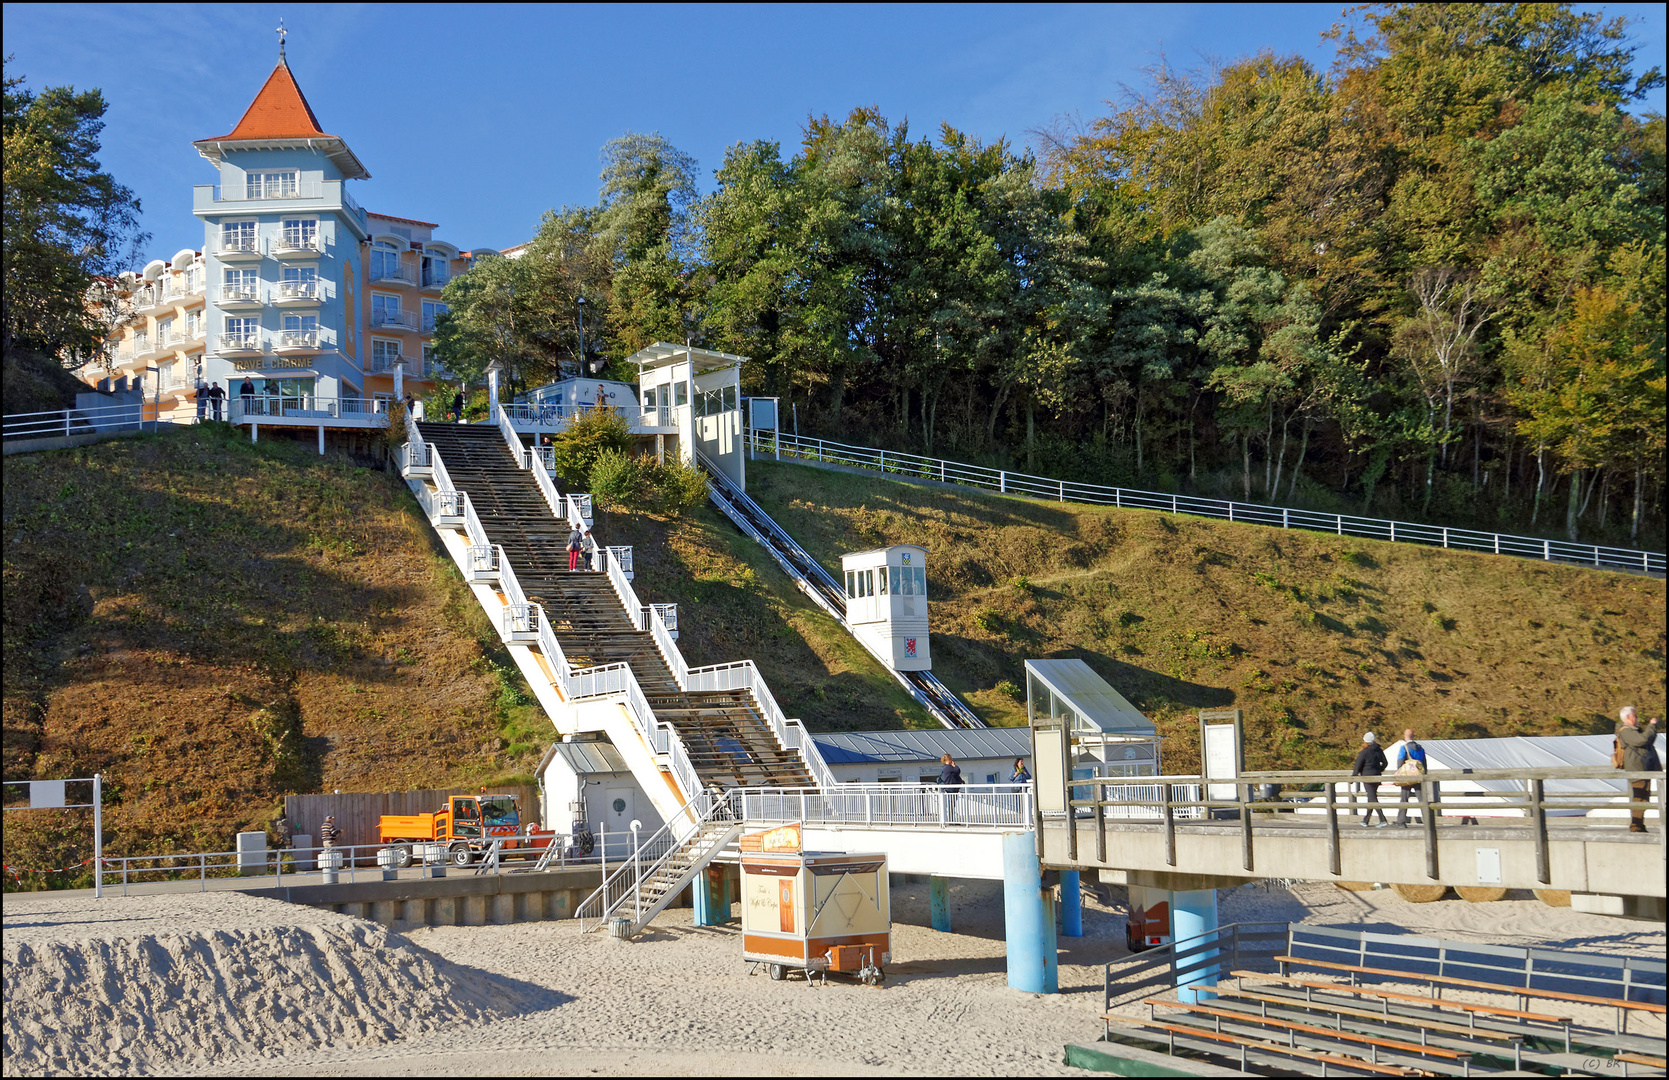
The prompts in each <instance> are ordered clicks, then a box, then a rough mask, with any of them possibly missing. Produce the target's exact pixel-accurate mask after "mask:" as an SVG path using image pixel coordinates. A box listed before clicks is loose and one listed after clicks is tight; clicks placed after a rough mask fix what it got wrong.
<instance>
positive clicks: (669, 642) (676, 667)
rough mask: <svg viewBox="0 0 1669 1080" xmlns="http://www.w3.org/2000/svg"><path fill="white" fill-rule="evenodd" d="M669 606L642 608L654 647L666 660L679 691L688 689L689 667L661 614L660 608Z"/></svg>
mask: <svg viewBox="0 0 1669 1080" xmlns="http://www.w3.org/2000/svg"><path fill="white" fill-rule="evenodd" d="M670 606H671V605H669V604H651V605H649V606H648V607H647V608H644V609H643V610H644V612H646V613H647V614H648V617H649V632H650V633H651V634H653V635H654V636H655V647H656V648H657V649H659V650H661V657H662V658H663V659H664V660H666V666H667V667H669V668H671V669H672V677H673V678H674V679H677V680H678V686H679V689H683V690H687V689H689V682H690V665H689V664H688V663H686V662H685V660H684V654H683V653H682V652H681V651H680V650H679V648H678V642H677V641H675V640H673V637H672V631H671V629H669V628H668V627H667V625H666V616H664V615H662V614H661V608H663V607H670Z"/></svg>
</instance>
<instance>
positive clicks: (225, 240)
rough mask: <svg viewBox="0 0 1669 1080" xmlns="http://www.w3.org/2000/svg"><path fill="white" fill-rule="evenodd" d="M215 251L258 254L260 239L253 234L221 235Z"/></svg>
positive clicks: (223, 253)
mask: <svg viewBox="0 0 1669 1080" xmlns="http://www.w3.org/2000/svg"><path fill="white" fill-rule="evenodd" d="M215 251H217V252H219V253H220V254H222V255H259V254H260V253H261V240H260V238H259V237H255V236H223V237H221V238H220V242H219V243H217V244H216V245H215Z"/></svg>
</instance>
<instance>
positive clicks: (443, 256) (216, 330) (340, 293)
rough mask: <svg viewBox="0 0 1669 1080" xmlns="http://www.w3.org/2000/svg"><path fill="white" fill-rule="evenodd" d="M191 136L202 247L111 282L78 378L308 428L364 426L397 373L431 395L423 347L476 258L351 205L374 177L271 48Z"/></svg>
mask: <svg viewBox="0 0 1669 1080" xmlns="http://www.w3.org/2000/svg"><path fill="white" fill-rule="evenodd" d="M193 145H194V146H195V147H196V148H197V151H198V153H200V154H201V155H202V156H203V157H204V158H205V159H207V160H208V161H209V162H210V163H211V164H212V165H213V166H214V167H215V169H216V171H217V172H218V174H219V178H218V179H219V182H218V183H215V184H204V185H201V186H199V187H197V188H196V189H195V191H194V199H193V205H192V210H193V213H195V214H196V216H197V218H198V219H199V220H200V221H201V222H202V223H203V244H202V249H201V250H195V249H190V248H187V249H184V250H181V251H180V252H178V253H176V254H175V256H174V257H173V259H171V260H169V261H168V262H163V261H162V260H161V259H158V260H155V261H153V262H151V263H150V264H149V265H147V266H146V267H145V268H144V269H143V270H142V271H138V272H132V273H127V274H123V275H122V276H121V278H120V279H118V281H117V282H116V283H115V288H114V290H113V292H114V293H116V294H117V295H119V296H121V297H123V300H122V302H123V303H124V305H125V306H124V309H123V310H122V312H121V317H120V319H119V320H117V321H116V326H115V329H114V331H113V332H112V334H111V335H110V337H109V339H108V341H107V346H106V352H107V356H106V357H105V358H102V359H100V360H98V361H95V362H94V363H93V364H89V365H87V366H86V367H84V368H83V369H82V372H81V374H82V377H83V378H84V379H85V380H86V381H88V382H97V381H99V380H100V379H102V378H104V377H105V376H106V375H107V374H108V375H110V376H114V377H116V378H126V379H127V380H128V383H127V385H128V386H130V387H131V386H134V385H138V386H142V387H143V389H144V391H145V400H146V401H147V402H149V403H154V407H155V409H156V412H157V413H158V414H159V415H161V416H171V417H173V418H175V419H185V418H186V417H188V416H190V415H193V414H195V415H202V410H201V408H200V404H199V403H200V402H201V401H204V400H206V398H207V395H206V393H205V392H206V391H207V389H208V388H209V387H210V386H211V385H218V386H219V387H220V388H221V389H222V390H225V391H226V393H227V395H228V404H229V405H230V406H231V407H233V408H234V409H236V410H237V411H238V412H240V413H241V412H246V411H248V412H251V415H252V416H253V415H255V414H259V415H261V416H262V417H263V418H270V419H272V420H274V421H276V422H279V423H280V424H282V423H283V422H284V420H285V418H293V419H297V420H306V421H308V423H309V426H312V424H314V423H319V422H321V421H325V422H326V423H324V424H323V425H322V426H334V425H331V424H329V423H328V421H330V420H338V421H343V422H345V426H354V427H357V426H364V425H366V424H367V423H368V422H369V421H370V420H371V418H372V417H373V416H374V415H375V413H376V412H378V411H380V410H381V409H383V408H385V407H386V406H385V405H383V404H379V402H385V401H386V400H387V399H390V398H392V397H393V396H394V394H395V383H396V368H399V369H400V376H401V378H402V379H403V392H404V393H407V394H416V395H419V396H422V395H424V394H427V393H428V392H430V391H431V390H432V389H433V386H434V380H435V378H436V376H437V375H444V372H441V371H440V370H439V369H438V368H437V366H436V365H435V363H434V360H433V358H432V356H431V352H432V342H433V333H434V324H435V318H436V316H437V315H439V314H440V313H441V312H442V311H444V310H445V305H444V304H443V303H442V302H441V290H442V289H443V288H444V287H445V285H446V283H447V281H449V280H451V279H452V278H453V277H455V276H456V275H458V274H460V273H462V272H463V271H464V270H465V269H467V267H468V266H469V264H470V259H471V258H472V253H470V252H465V251H461V250H459V249H458V248H457V247H456V246H455V245H452V244H449V243H446V242H445V241H441V240H436V239H435V238H434V231H435V229H436V228H438V226H437V225H435V224H434V223H433V222H427V221H416V220H413V219H410V218H402V217H394V216H391V215H386V214H377V213H371V212H368V211H366V210H365V209H363V208H362V207H361V206H360V205H359V204H358V203H357V202H356V201H355V200H354V198H353V196H352V194H351V193H350V192H349V190H348V188H349V183H350V182H351V181H354V180H364V179H368V178H369V177H370V173H369V172H368V171H367V170H366V168H365V166H364V164H362V163H361V162H360V160H359V158H358V157H356V156H355V155H354V153H353V151H352V150H351V149H350V148H349V147H348V144H347V142H346V141H345V140H343V139H342V138H341V137H339V136H336V135H331V134H329V133H327V132H326V131H324V129H323V128H322V126H321V125H320V124H319V121H318V118H317V117H316V116H315V115H314V113H313V109H312V107H311V106H309V105H308V103H307V99H306V98H305V97H304V96H303V95H302V92H301V88H300V87H299V86H297V85H296V81H295V77H294V76H293V75H292V74H291V72H290V68H289V65H288V64H287V63H286V62H285V59H284V55H283V52H282V50H280V53H279V61H278V65H277V67H275V68H274V69H273V71H272V74H271V75H270V76H269V77H268V79H267V81H266V84H265V85H264V86H262V87H261V90H260V92H259V93H258V94H256V95H255V99H254V101H253V102H251V103H250V105H249V108H248V109H247V110H245V112H244V114H243V117H242V119H240V120H239V121H238V122H237V124H236V126H234V127H233V128H232V130H231V131H229V132H228V133H226V134H225V135H219V136H215V137H213V138H208V139H200V140H198V141H197V142H195V143H193ZM485 250H490V249H485ZM106 364H108V365H109V370H108V372H107V371H106V370H105V365H106ZM246 380H247V381H248V382H249V384H250V385H251V386H252V387H253V388H254V391H255V396H254V398H253V399H252V400H251V401H249V402H246V401H244V400H243V399H242V395H241V393H240V390H242V389H243V388H244V383H245V381H246Z"/></svg>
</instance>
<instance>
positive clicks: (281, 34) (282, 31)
mask: <svg viewBox="0 0 1669 1080" xmlns="http://www.w3.org/2000/svg"><path fill="white" fill-rule="evenodd" d="M288 33H289V31H288V30H286V29H284V19H283V17H282V16H280V17H279V19H278V62H279V63H280V64H287V63H288V61H287V60H285V59H284V37H285V35H287V34H288Z"/></svg>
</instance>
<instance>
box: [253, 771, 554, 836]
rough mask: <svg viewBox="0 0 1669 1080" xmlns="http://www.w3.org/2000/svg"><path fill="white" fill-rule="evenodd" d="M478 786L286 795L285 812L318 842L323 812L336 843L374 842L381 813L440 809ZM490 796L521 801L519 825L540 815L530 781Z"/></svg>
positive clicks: (536, 793)
mask: <svg viewBox="0 0 1669 1080" xmlns="http://www.w3.org/2000/svg"><path fill="white" fill-rule="evenodd" d="M479 791H480V788H479V787H472V788H471V787H458V788H437V789H434V790H431V791H382V792H358V791H353V792H349V791H344V792H342V793H341V794H339V795H331V794H327V795H287V796H285V798H284V813H285V814H286V815H288V817H289V819H290V829H291V831H293V832H294V833H296V834H297V835H300V834H303V833H305V834H306V835H308V836H311V837H312V838H313V843H315V844H317V843H318V842H319V825H320V823H321V822H323V821H324V819H325V815H326V814H331V815H334V816H335V818H336V828H337V829H338V830H340V833H341V835H340V836H338V837H337V841H336V842H337V843H338V844H342V845H348V844H356V845H357V844H375V843H377V840H378V835H377V822H378V819H379V818H381V817H382V816H383V815H384V814H427V813H432V812H434V811H436V810H439V809H441V808H443V807H444V806H445V805H446V800H447V798H448V797H449V796H452V795H474V794H477V793H478V792H479ZM487 791H488V793H489V794H492V795H514V796H516V797H517V798H518V799H520V800H521V808H522V824H523V825H525V824H527V823H528V822H529V821H536V820H538V818H539V789H538V788H536V787H534V786H533V785H531V784H509V785H504V786H497V787H493V786H489V787H488V788H487Z"/></svg>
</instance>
